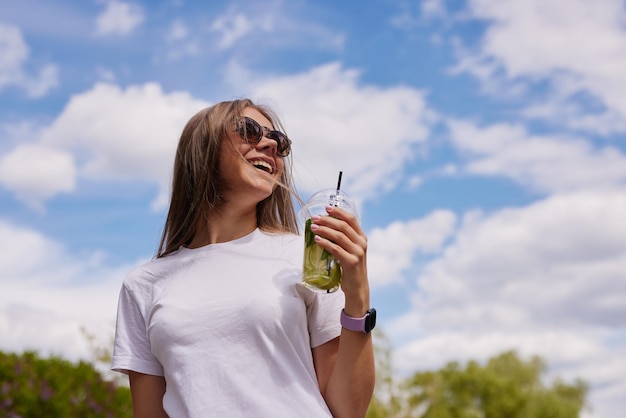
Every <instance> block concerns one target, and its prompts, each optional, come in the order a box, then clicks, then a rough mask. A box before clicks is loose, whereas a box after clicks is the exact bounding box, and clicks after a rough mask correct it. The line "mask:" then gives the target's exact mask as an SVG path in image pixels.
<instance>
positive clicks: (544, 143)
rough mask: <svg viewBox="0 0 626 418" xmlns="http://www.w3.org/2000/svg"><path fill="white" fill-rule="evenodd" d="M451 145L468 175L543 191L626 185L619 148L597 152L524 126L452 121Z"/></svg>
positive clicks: (586, 144)
mask: <svg viewBox="0 0 626 418" xmlns="http://www.w3.org/2000/svg"><path fill="white" fill-rule="evenodd" d="M448 126H449V128H450V132H451V137H450V139H451V141H452V143H453V144H454V145H455V146H456V147H457V148H458V150H459V151H460V153H461V156H462V157H464V158H465V159H466V161H467V162H466V164H465V171H466V172H469V173H472V174H478V175H488V176H505V177H508V178H510V179H512V180H514V181H516V182H518V183H520V184H522V185H524V186H526V187H529V188H530V189H532V190H535V191H539V192H542V193H546V192H561V191H569V190H576V189H582V188H588V187H592V188H598V187H600V188H602V187H611V186H614V185H620V184H624V183H625V182H626V156H625V155H624V154H622V153H621V152H620V151H619V150H618V149H617V148H613V147H608V146H607V147H604V148H601V149H594V147H593V146H592V144H591V143H589V142H587V141H585V140H583V139H579V138H572V137H568V136H564V135H560V136H557V135H552V136H550V135H533V134H530V133H528V132H527V131H526V129H525V128H524V127H523V126H521V125H507V124H494V125H491V126H488V127H485V128H479V127H477V126H476V125H475V124H473V123H471V122H467V121H458V120H456V121H455V120H449V121H448Z"/></svg>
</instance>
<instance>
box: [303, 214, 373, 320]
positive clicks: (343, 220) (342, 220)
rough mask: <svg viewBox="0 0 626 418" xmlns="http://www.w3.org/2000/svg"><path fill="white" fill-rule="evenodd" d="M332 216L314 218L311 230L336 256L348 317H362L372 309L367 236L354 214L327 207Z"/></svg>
mask: <svg viewBox="0 0 626 418" xmlns="http://www.w3.org/2000/svg"><path fill="white" fill-rule="evenodd" d="M326 211H327V212H328V215H329V216H314V217H313V223H312V225H311V231H312V232H313V233H314V234H315V235H316V236H315V242H316V243H317V244H318V245H319V246H320V247H322V248H323V249H325V250H326V251H328V252H329V253H330V254H332V255H333V256H335V258H337V260H339V263H340V264H341V268H342V270H343V277H342V279H341V289H342V290H343V292H344V294H345V295H346V307H345V311H346V314H348V315H350V316H354V317H361V316H363V315H364V314H365V312H366V311H367V310H368V309H369V308H370V306H369V282H368V278H367V236H366V235H365V233H364V232H363V230H362V229H361V226H360V225H359V222H358V221H357V218H356V216H355V215H353V214H351V213H350V212H348V211H346V210H344V209H342V208H338V207H334V206H330V205H329V206H327V207H326Z"/></svg>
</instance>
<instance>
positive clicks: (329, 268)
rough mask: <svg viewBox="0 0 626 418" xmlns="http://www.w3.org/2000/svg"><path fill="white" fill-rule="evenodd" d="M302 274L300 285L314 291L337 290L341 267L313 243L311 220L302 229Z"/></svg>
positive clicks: (326, 252)
mask: <svg viewBox="0 0 626 418" xmlns="http://www.w3.org/2000/svg"><path fill="white" fill-rule="evenodd" d="M303 270H304V273H303V278H302V283H303V284H304V285H305V286H306V287H308V288H313V289H314V290H321V291H326V292H327V293H331V292H334V291H336V290H337V289H338V288H339V283H340V282H341V274H342V272H341V265H340V264H339V261H337V259H336V258H335V257H333V256H332V255H331V254H330V253H329V252H328V251H326V250H325V249H323V248H322V247H320V246H319V245H317V244H316V243H315V234H313V232H311V219H307V221H306V224H305V227H304V268H303Z"/></svg>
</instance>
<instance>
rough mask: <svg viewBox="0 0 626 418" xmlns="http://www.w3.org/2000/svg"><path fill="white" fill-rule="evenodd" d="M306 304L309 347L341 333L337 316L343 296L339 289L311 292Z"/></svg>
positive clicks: (313, 346)
mask: <svg viewBox="0 0 626 418" xmlns="http://www.w3.org/2000/svg"><path fill="white" fill-rule="evenodd" d="M311 293H312V294H313V298H312V301H311V303H310V304H309V305H308V306H307V320H308V323H309V334H310V336H311V348H315V347H317V346H320V345H322V344H324V343H326V342H328V341H330V340H332V339H334V338H336V337H338V336H339V335H340V334H341V324H340V322H339V316H340V315H341V310H342V309H343V306H344V302H345V298H344V294H343V292H342V291H341V290H338V291H336V292H334V293H330V294H328V293H313V292H311Z"/></svg>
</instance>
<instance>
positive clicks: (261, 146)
mask: <svg viewBox="0 0 626 418" xmlns="http://www.w3.org/2000/svg"><path fill="white" fill-rule="evenodd" d="M265 135H266V132H263V136H262V137H261V140H260V141H259V142H258V143H257V144H256V149H258V150H260V151H270V154H271V155H272V156H275V155H276V154H277V152H278V142H276V141H275V140H273V139H270V138H268V137H267V136H265Z"/></svg>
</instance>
